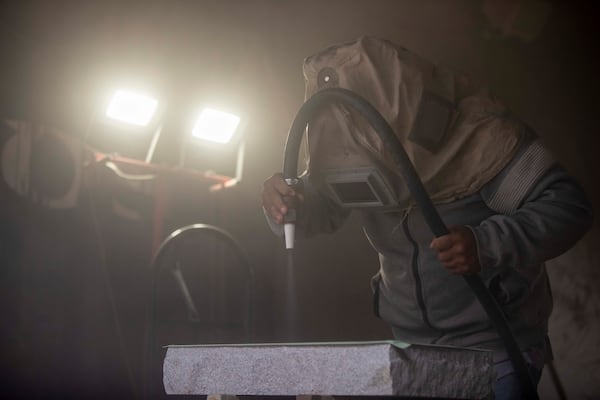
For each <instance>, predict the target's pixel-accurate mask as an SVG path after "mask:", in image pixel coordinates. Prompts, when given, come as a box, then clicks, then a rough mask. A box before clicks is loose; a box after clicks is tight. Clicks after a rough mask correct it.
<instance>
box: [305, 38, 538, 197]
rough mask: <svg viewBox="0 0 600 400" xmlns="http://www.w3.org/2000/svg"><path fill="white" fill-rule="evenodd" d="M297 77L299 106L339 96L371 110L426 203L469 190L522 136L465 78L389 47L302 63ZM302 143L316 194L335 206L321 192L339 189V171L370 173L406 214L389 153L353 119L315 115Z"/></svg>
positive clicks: (345, 114) (377, 43)
mask: <svg viewBox="0 0 600 400" xmlns="http://www.w3.org/2000/svg"><path fill="white" fill-rule="evenodd" d="M303 71H304V76H305V82H306V98H307V99H308V98H310V97H311V96H312V95H313V94H315V93H316V92H318V91H319V90H322V89H325V88H330V87H339V88H344V89H349V90H351V91H353V92H354V93H356V94H358V95H360V96H362V97H363V98H364V99H365V100H367V101H368V102H369V103H371V105H373V106H374V107H375V108H376V109H377V110H378V111H379V113H380V114H381V115H382V116H383V117H384V119H385V120H386V121H387V122H388V123H389V124H390V126H391V127H392V129H393V130H394V132H395V134H396V136H397V137H398V139H399V141H400V142H401V144H402V145H403V147H404V149H405V150H406V153H407V155H408V157H409V158H410V160H411V161H412V163H413V165H414V167H415V169H416V171H417V173H418V175H419V176H420V178H421V180H422V181H423V184H424V185H425V188H426V190H427V192H428V193H429V195H430V197H431V199H432V200H433V201H434V202H435V203H443V202H450V201H453V200H456V199H459V198H462V197H465V196H467V195H470V194H472V193H474V192H476V191H478V190H479V189H480V188H481V187H482V186H483V185H484V184H485V183H487V182H488V181H489V180H490V179H492V178H493V177H494V176H495V175H496V174H497V173H498V172H499V171H500V170H501V169H502V168H503V167H504V166H505V165H506V164H507V163H508V161H509V160H510V159H511V157H512V155H513V154H514V152H515V150H516V149H517V147H518V146H519V144H520V142H521V140H522V139H524V137H525V135H526V134H527V132H528V130H527V129H526V128H525V127H524V126H523V124H522V123H521V122H519V121H518V120H517V119H516V118H514V117H513V116H512V115H511V114H510V113H509V112H508V111H507V109H506V108H505V107H504V106H503V105H502V104H500V103H499V102H497V101H495V100H494V99H493V98H492V97H491V96H489V95H488V94H487V93H485V91H484V90H481V89H478V88H476V87H474V85H472V84H471V83H470V82H469V80H468V79H467V78H465V77H464V76H458V75H456V74H455V73H453V72H452V71H450V70H448V69H445V68H441V67H439V66H436V65H434V64H433V63H431V62H428V61H427V60H424V59H423V58H421V57H419V56H418V55H416V54H414V53H411V52H409V51H408V50H406V49H404V48H402V47H400V46H397V45H394V44H392V43H390V42H389V41H385V40H380V39H376V38H372V37H361V38H359V39H358V40H355V41H352V42H348V43H344V44H340V45H335V46H332V47H329V48H327V49H325V50H323V51H321V52H319V53H317V54H315V55H313V56H310V57H308V58H306V59H305V61H304V65H303ZM307 140H308V156H309V160H308V164H307V165H308V173H309V176H310V179H311V181H312V183H313V184H314V185H315V186H316V187H317V188H318V189H319V190H320V191H322V192H323V193H325V194H327V195H329V196H331V197H333V198H334V199H336V200H338V201H339V196H336V195H335V194H334V193H332V189H331V185H330V183H331V180H332V179H333V181H336V180H337V181H340V179H339V178H340V176H342V175H344V173H343V172H341V173H340V171H354V172H353V176H360V175H361V174H363V175H365V176H366V175H369V174H370V172H364V171H371V170H373V169H376V170H377V171H379V173H380V174H379V176H380V177H381V178H382V179H381V180H383V183H384V185H385V186H387V187H388V188H389V189H390V190H391V192H392V194H393V197H394V200H393V201H392V203H393V204H391V205H393V206H395V207H401V208H406V207H409V206H410V205H411V204H410V193H408V190H407V189H406V187H405V185H404V182H403V181H402V178H401V175H400V171H398V166H396V165H394V163H393V161H392V160H393V159H392V157H390V154H389V153H388V151H389V150H388V149H386V148H385V147H384V146H383V144H382V141H381V140H380V138H379V136H378V134H377V133H376V132H375V131H374V130H373V129H372V128H371V126H370V125H369V124H368V122H367V121H366V120H365V119H364V117H363V116H361V115H360V114H359V113H358V112H357V111H355V110H353V109H351V108H350V107H346V106H344V105H342V104H330V105H328V106H326V107H323V108H322V109H321V110H319V112H318V113H317V115H316V116H315V118H313V119H312V120H311V121H310V123H309V125H308V133H307ZM340 174H341V175H340ZM351 175H352V174H351ZM336 176H337V178H336ZM332 177H333V178H332ZM369 179H370V178H369ZM341 181H344V178H342V179H341ZM328 183H329V184H328ZM373 204H375V203H373ZM388 205H390V204H388Z"/></svg>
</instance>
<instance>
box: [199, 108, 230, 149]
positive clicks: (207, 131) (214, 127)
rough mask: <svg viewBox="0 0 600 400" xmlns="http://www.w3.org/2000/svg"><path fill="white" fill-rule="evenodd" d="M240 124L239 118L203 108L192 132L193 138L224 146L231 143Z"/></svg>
mask: <svg viewBox="0 0 600 400" xmlns="http://www.w3.org/2000/svg"><path fill="white" fill-rule="evenodd" d="M239 124H240V117H238V116H237V115H233V114H230V113H227V112H223V111H219V110H215V109H213V108H205V109H203V110H202V112H201V113H200V116H199V117H198V120H197V121H196V125H195V126H194V129H193V130H192V135H193V136H194V137H195V138H198V139H202V140H206V141H208V142H213V143H220V144H226V143H229V142H230V141H231V139H232V138H233V136H234V135H235V133H236V131H237V129H238V127H239Z"/></svg>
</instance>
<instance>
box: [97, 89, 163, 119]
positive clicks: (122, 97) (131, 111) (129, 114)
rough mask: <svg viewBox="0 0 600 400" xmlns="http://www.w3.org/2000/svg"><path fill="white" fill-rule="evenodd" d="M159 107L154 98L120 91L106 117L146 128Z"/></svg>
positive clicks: (109, 106)
mask: <svg viewBox="0 0 600 400" xmlns="http://www.w3.org/2000/svg"><path fill="white" fill-rule="evenodd" d="M157 107H158V101H157V100H156V99H153V98H152V97H148V96H144V95H141V94H137V93H133V92H130V91H127V90H118V91H117V92H116V93H115V95H114V96H113V98H112V100H111V102H110V104H109V105H108V109H107V110H106V116H107V117H108V118H111V119H114V120H117V121H122V122H126V123H129V124H132V125H137V126H146V125H148V123H150V120H151V119H152V116H153V115H154V112H155V111H156V109H157Z"/></svg>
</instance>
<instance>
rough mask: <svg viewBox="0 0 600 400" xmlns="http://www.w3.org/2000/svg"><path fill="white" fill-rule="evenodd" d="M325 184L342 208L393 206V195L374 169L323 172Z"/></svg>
mask: <svg viewBox="0 0 600 400" xmlns="http://www.w3.org/2000/svg"><path fill="white" fill-rule="evenodd" d="M323 177H324V181H325V184H326V185H327V187H328V189H329V190H330V192H331V194H332V195H333V197H334V199H335V200H336V201H337V202H338V203H339V204H340V205H341V206H343V207H382V206H391V205H394V204H395V201H394V198H395V196H394V194H393V191H392V190H391V188H390V186H389V184H388V183H387V182H386V181H385V179H384V177H383V176H382V175H381V173H380V171H379V170H378V169H377V168H375V167H362V168H338V169H330V170H326V171H323Z"/></svg>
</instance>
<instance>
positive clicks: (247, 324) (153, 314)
mask: <svg viewBox="0 0 600 400" xmlns="http://www.w3.org/2000/svg"><path fill="white" fill-rule="evenodd" d="M203 234H210V235H214V236H215V237H217V238H218V239H220V240H223V241H224V242H225V243H227V244H228V245H229V246H230V247H231V248H232V249H233V250H234V252H235V255H236V256H237V258H238V259H239V260H241V261H242V263H243V266H244V267H245V270H246V272H247V274H248V281H247V282H248V283H247V286H246V290H247V295H248V300H249V301H248V302H247V304H246V306H247V310H246V319H245V321H244V328H245V330H246V333H247V334H248V335H249V336H252V334H253V332H252V331H253V327H252V321H253V312H254V307H253V301H254V268H253V267H252V265H251V263H250V262H249V260H248V257H247V256H246V254H245V253H244V251H243V250H242V247H241V246H240V244H239V243H238V242H237V240H235V238H234V237H233V236H232V235H231V234H230V233H229V232H227V231H226V230H224V229H222V228H219V227H216V226H214V225H209V224H192V225H188V226H184V227H182V228H179V229H176V230H175V231H173V232H172V233H171V234H169V236H167V237H166V238H165V239H164V240H163V242H162V243H161V245H160V246H159V248H158V250H157V251H156V254H155V255H154V257H153V258H152V262H151V263H150V273H151V275H152V277H151V279H152V282H151V288H150V290H151V293H150V294H151V299H150V304H149V310H148V319H149V323H148V324H149V326H147V328H146V329H147V332H146V339H145V346H144V359H145V360H144V370H145V372H144V374H143V375H144V376H143V380H144V385H143V386H144V388H143V389H144V396H145V397H144V398H146V397H147V396H151V395H152V387H151V385H152V383H151V382H152V377H153V376H152V372H153V365H154V361H155V360H156V354H155V351H156V340H157V338H156V331H155V324H156V322H157V299H156V293H157V289H158V274H159V272H160V270H161V266H162V265H164V261H165V258H166V255H167V254H168V250H169V249H171V248H172V247H173V246H174V245H175V244H176V243H177V242H179V241H181V240H183V239H184V238H188V237H190V236H193V235H203Z"/></svg>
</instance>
